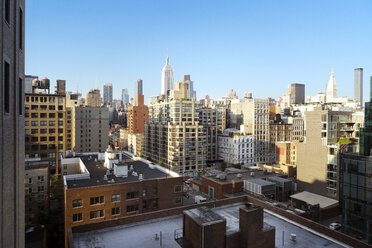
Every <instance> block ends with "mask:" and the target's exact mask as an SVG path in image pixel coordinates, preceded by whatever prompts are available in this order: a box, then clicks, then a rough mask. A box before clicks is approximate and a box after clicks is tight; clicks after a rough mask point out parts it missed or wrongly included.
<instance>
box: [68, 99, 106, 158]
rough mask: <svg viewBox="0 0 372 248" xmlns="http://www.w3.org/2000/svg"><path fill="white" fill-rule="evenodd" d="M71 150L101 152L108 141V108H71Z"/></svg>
mask: <svg viewBox="0 0 372 248" xmlns="http://www.w3.org/2000/svg"><path fill="white" fill-rule="evenodd" d="M71 119H72V150H74V151H75V152H103V151H104V150H105V149H106V148H107V146H108V143H109V120H108V110H107V108H105V107H88V106H81V107H76V108H73V109H72V116H71Z"/></svg>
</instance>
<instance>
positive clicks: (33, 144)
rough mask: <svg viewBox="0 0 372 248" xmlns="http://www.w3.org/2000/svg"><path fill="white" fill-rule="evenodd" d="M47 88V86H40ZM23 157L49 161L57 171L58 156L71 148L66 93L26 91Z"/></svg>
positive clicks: (69, 111)
mask: <svg viewBox="0 0 372 248" xmlns="http://www.w3.org/2000/svg"><path fill="white" fill-rule="evenodd" d="M43 87H45V88H49V85H48V86H43ZM24 106H25V158H26V159H28V158H41V159H42V160H46V161H49V165H50V166H51V173H52V174H54V173H58V168H59V162H60V156H61V155H62V154H64V153H65V152H66V150H68V149H71V126H70V125H71V124H70V123H67V121H69V122H71V119H70V118H71V110H70V109H67V108H66V95H65V94H48V93H44V92H42V93H26V94H25V105H24Z"/></svg>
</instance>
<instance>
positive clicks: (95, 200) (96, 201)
mask: <svg viewBox="0 0 372 248" xmlns="http://www.w3.org/2000/svg"><path fill="white" fill-rule="evenodd" d="M103 202H104V196H97V197H91V198H90V205H95V204H102V203H103Z"/></svg>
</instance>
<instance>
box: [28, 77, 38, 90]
mask: <svg viewBox="0 0 372 248" xmlns="http://www.w3.org/2000/svg"><path fill="white" fill-rule="evenodd" d="M34 80H39V77H38V76H32V75H25V93H32V81H34Z"/></svg>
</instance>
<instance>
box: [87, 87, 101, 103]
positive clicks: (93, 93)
mask: <svg viewBox="0 0 372 248" xmlns="http://www.w3.org/2000/svg"><path fill="white" fill-rule="evenodd" d="M85 106H89V107H101V93H100V91H99V89H91V90H90V91H89V92H88V93H87V96H86V98H85Z"/></svg>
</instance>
